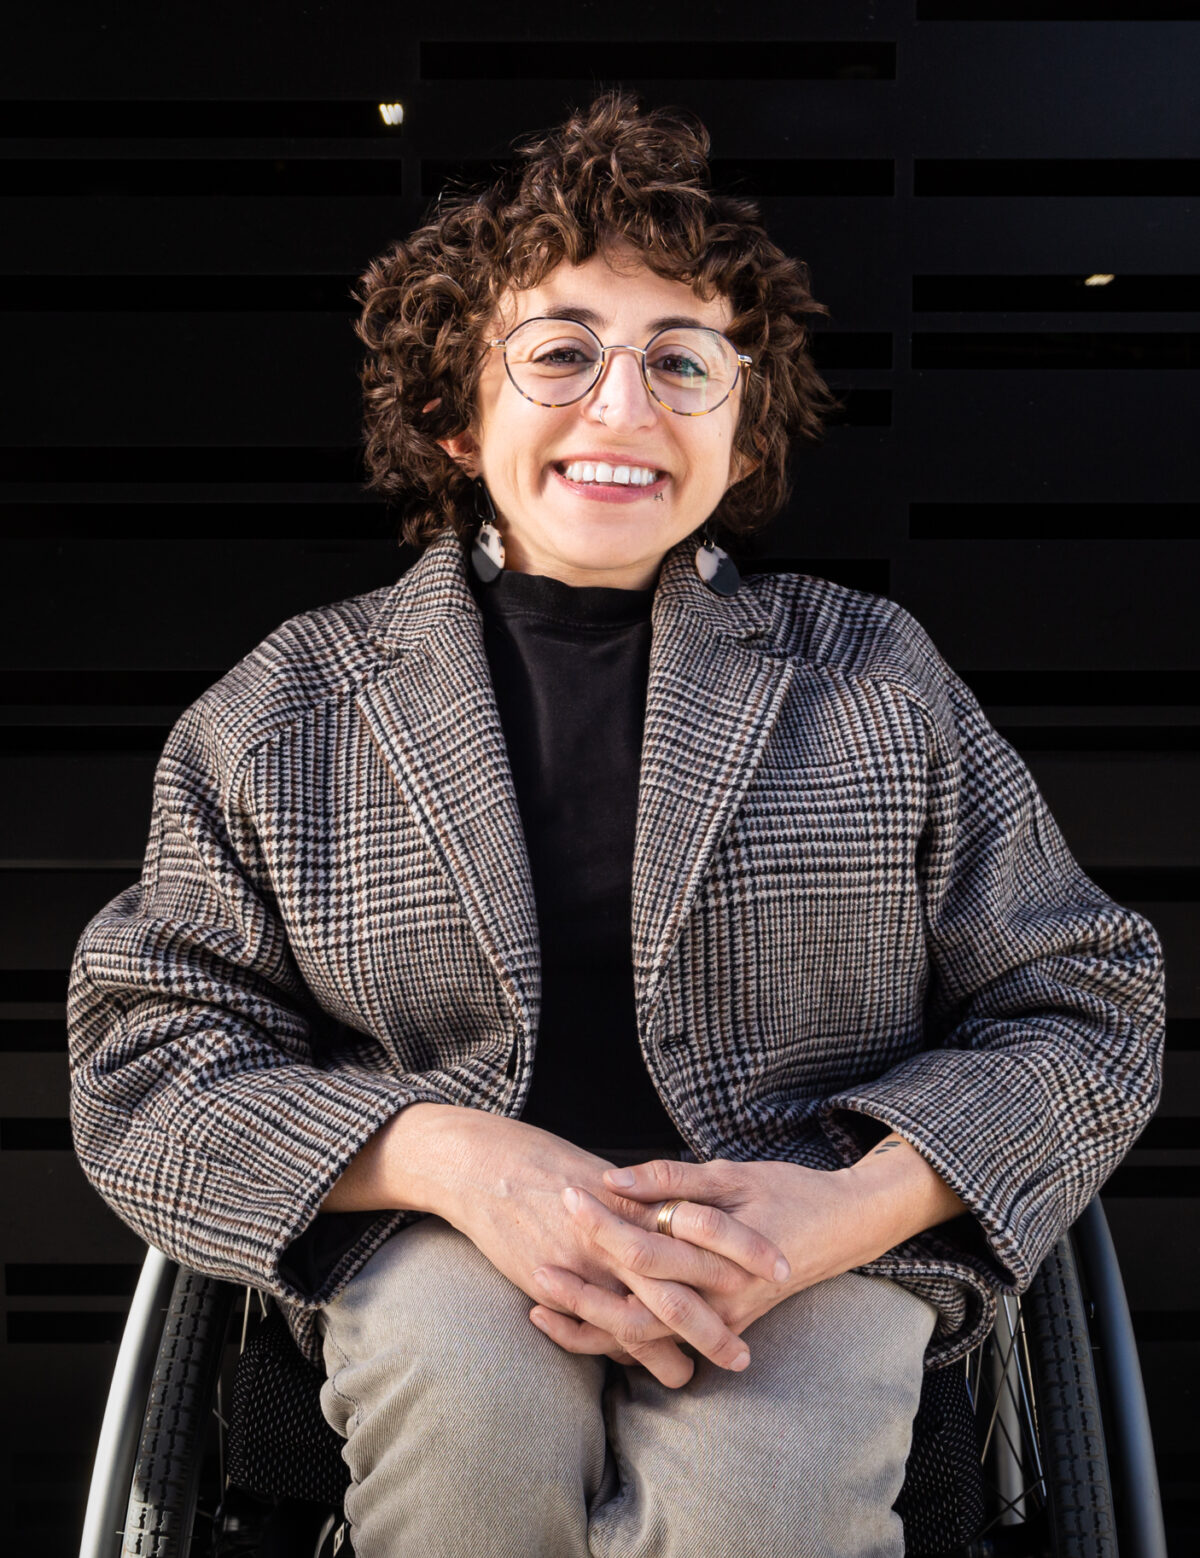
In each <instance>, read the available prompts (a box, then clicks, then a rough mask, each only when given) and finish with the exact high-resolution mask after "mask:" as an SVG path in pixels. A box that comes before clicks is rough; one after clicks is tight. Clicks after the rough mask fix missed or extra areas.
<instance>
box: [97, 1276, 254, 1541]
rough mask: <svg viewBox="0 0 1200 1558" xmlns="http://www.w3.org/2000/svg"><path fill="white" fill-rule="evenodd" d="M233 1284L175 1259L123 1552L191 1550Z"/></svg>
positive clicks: (127, 1519)
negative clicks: (178, 1264)
mask: <svg viewBox="0 0 1200 1558" xmlns="http://www.w3.org/2000/svg"><path fill="white" fill-rule="evenodd" d="M234 1292H235V1289H234V1288H233V1287H232V1286H231V1285H230V1284H228V1283H225V1282H218V1281H215V1280H214V1279H213V1278H212V1277H203V1276H201V1275H200V1274H199V1273H198V1272H195V1271H190V1270H188V1269H187V1268H186V1267H180V1270H179V1274H178V1276H177V1277H176V1279H175V1287H174V1291H173V1292H172V1294H171V1302H170V1305H169V1306H168V1308H167V1311H166V1315H165V1317H164V1322H163V1333H162V1340H161V1342H160V1343H159V1348H158V1357H157V1359H156V1361H155V1365H154V1380H153V1384H152V1385H151V1388H150V1399H149V1402H148V1404H147V1407H146V1416H145V1420H144V1421H143V1424H142V1433H141V1439H140V1442H139V1444H138V1451H137V1459H136V1461H135V1462H134V1469H133V1480H132V1483H131V1486H130V1493H129V1507H128V1510H127V1512H126V1515H125V1528H124V1530H125V1537H124V1541H123V1543H122V1546H121V1554H122V1558H188V1554H189V1552H190V1551H191V1545H192V1528H193V1526H194V1525H195V1520H196V1500H197V1495H198V1493H199V1489H200V1480H201V1472H202V1466H203V1462H204V1445H205V1438H206V1435H207V1434H208V1430H209V1423H210V1418H211V1413H212V1407H213V1399H214V1396H215V1394H216V1385H217V1375H218V1373H219V1372H220V1368H221V1356H222V1352H223V1348H224V1341H225V1328H226V1324H227V1322H228V1318H229V1312H230V1307H231V1305H232V1303H233V1297H234Z"/></svg>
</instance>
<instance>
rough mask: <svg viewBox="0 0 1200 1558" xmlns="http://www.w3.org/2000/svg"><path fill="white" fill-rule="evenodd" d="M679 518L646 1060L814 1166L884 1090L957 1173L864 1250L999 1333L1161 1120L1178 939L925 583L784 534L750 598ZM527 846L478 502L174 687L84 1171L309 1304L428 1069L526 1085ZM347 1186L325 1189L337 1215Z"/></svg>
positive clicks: (115, 955) (331, 1289) (880, 1124)
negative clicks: (1167, 974) (1062, 819)
mask: <svg viewBox="0 0 1200 1558" xmlns="http://www.w3.org/2000/svg"><path fill="white" fill-rule="evenodd" d="M693 549H694V541H689V540H685V541H682V542H680V543H679V544H678V545H677V546H675V547H673V548H672V549H671V551H670V552H668V554H667V556H666V557H665V559H664V562H663V567H662V570H661V572H660V576H659V582H658V585H657V588H656V592H655V596H654V602H653V614H652V648H651V661H650V676H649V686H648V692H647V706H646V721H645V733H644V744H643V751H642V757H641V773H640V786H639V795H638V813H637V832H636V845H635V851H634V864H633V904H632V925H631V951H632V958H633V968H634V981H635V993H636V1003H637V1021H638V1033H639V1037H640V1042H641V1046H642V1052H643V1054H644V1057H645V1062H646V1065H647V1067H648V1068H649V1071H650V1074H651V1076H652V1078H653V1080H654V1083H655V1085H656V1087H657V1088H658V1091H659V1093H660V1094H661V1096H662V1099H663V1102H664V1104H665V1106H666V1108H667V1110H668V1112H669V1113H670V1114H671V1116H672V1118H673V1119H674V1120H675V1121H676V1123H677V1125H678V1128H679V1131H680V1133H681V1135H682V1136H683V1138H684V1140H685V1141H686V1142H687V1143H688V1144H689V1145H690V1147H691V1149H692V1150H693V1152H694V1153H695V1155H696V1156H697V1157H698V1158H699V1159H701V1160H707V1159H711V1158H714V1157H726V1158H734V1159H740V1160H750V1159H757V1158H782V1159H789V1160H791V1161H794V1162H797V1163H803V1164H807V1165H810V1166H813V1167H816V1168H826V1169H831V1168H835V1167H840V1166H841V1165H843V1164H847V1163H850V1162H852V1161H854V1160H855V1159H856V1158H857V1157H858V1156H860V1155H861V1153H862V1152H863V1151H864V1150H865V1149H866V1148H867V1147H868V1146H870V1145H871V1144H872V1143H873V1142H874V1141H876V1140H877V1139H878V1138H879V1137H880V1136H881V1135H883V1134H885V1132H886V1130H887V1129H891V1130H895V1131H897V1132H899V1133H900V1134H901V1135H902V1136H904V1137H905V1138H907V1139H908V1140H909V1141H910V1142H912V1143H913V1145H914V1146H915V1147H916V1148H917V1150H918V1151H919V1152H921V1153H922V1154H923V1155H924V1156H925V1157H926V1158H927V1159H928V1160H929V1162H930V1163H931V1164H932V1165H933V1166H934V1167H935V1168H936V1169H937V1171H938V1172H939V1173H940V1174H941V1175H942V1176H943V1177H944V1178H945V1179H946V1180H947V1181H948V1182H949V1183H950V1185H952V1186H953V1188H954V1189H955V1190H956V1191H957V1192H958V1194H959V1195H960V1196H961V1197H962V1199H963V1201H964V1202H965V1203H966V1205H967V1206H968V1208H969V1209H970V1215H967V1216H964V1217H961V1218H959V1219H956V1220H955V1221H954V1222H952V1223H949V1224H946V1225H943V1226H942V1227H941V1228H939V1229H937V1230H932V1231H930V1232H928V1233H926V1234H923V1235H921V1236H920V1237H918V1238H915V1239H912V1240H911V1241H909V1242H907V1243H905V1244H902V1245H900V1246H898V1247H897V1248H896V1249H894V1250H892V1251H890V1252H889V1253H888V1254H887V1255H885V1256H884V1257H883V1258H881V1259H880V1260H878V1261H875V1262H873V1263H872V1265H871V1266H869V1267H866V1268H864V1269H865V1270H867V1271H869V1272H874V1273H877V1274H880V1275H884V1276H888V1277H892V1278H895V1279H896V1280H898V1281H900V1282H902V1283H903V1284H904V1285H905V1286H907V1287H909V1288H911V1289H913V1290H914V1291H916V1292H918V1293H920V1294H921V1295H922V1296H923V1297H925V1298H927V1299H928V1300H930V1301H931V1302H932V1303H934V1304H935V1305H936V1307H937V1309H938V1311H939V1321H938V1325H937V1327H936V1330H935V1332H934V1337H933V1340H932V1342H931V1347H930V1352H929V1355H928V1360H927V1361H928V1363H929V1364H930V1366H936V1365H938V1364H941V1363H945V1362H948V1361H950V1360H951V1359H952V1358H955V1357H957V1356H959V1355H961V1354H962V1353H963V1352H964V1351H966V1350H967V1348H969V1347H970V1346H971V1345H973V1344H975V1343H976V1342H978V1341H979V1340H981V1339H982V1337H983V1335H984V1334H985V1333H986V1330H987V1328H988V1326H989V1325H990V1323H991V1319H992V1316H993V1313H994V1307H995V1297H996V1294H997V1292H998V1291H1013V1290H1017V1291H1019V1290H1021V1289H1022V1288H1024V1287H1025V1285H1026V1284H1027V1283H1028V1282H1029V1281H1030V1279H1031V1277H1032V1275H1033V1273H1034V1271H1035V1270H1036V1268H1037V1266H1038V1264H1039V1262H1040V1261H1041V1259H1042V1257H1043V1256H1044V1254H1045V1253H1046V1251H1047V1249H1048V1248H1049V1246H1050V1245H1051V1244H1052V1242H1053V1241H1054V1240H1055V1239H1056V1238H1057V1237H1058V1236H1059V1235H1060V1234H1061V1233H1062V1232H1063V1230H1064V1229H1065V1228H1066V1227H1067V1226H1068V1225H1069V1224H1070V1223H1071V1222H1072V1221H1073V1220H1074V1218H1075V1217H1076V1216H1077V1215H1078V1214H1079V1212H1080V1211H1081V1210H1082V1209H1083V1207H1084V1205H1085V1204H1086V1203H1087V1201H1088V1200H1089V1199H1090V1198H1091V1197H1092V1196H1093V1195H1095V1193H1096V1191H1097V1189H1098V1188H1099V1186H1100V1185H1101V1184H1102V1183H1103V1181H1104V1180H1105V1178H1106V1177H1107V1176H1108V1175H1109V1174H1110V1173H1111V1172H1112V1170H1113V1168H1114V1167H1115V1166H1116V1164H1117V1163H1118V1162H1119V1161H1120V1159H1121V1158H1122V1156H1123V1155H1124V1154H1125V1152H1126V1151H1127V1150H1128V1148H1129V1146H1130V1144H1131V1143H1132V1141H1133V1140H1134V1138H1135V1137H1136V1136H1137V1134H1138V1132H1139V1131H1140V1130H1141V1129H1142V1127H1143V1126H1144V1125H1145V1123H1146V1121H1147V1119H1148V1117H1149V1115H1150V1114H1151V1112H1152V1111H1153V1109H1154V1107H1155V1104H1156V1102H1157V1100H1158V1096H1159V1091H1160V1087H1161V1050H1162V1039H1163V971H1162V954H1161V949H1160V945H1159V941H1158V938H1157V936H1156V934H1155V932H1154V930H1153V928H1152V927H1151V926H1150V925H1149V924H1148V923H1147V922H1146V920H1145V919H1143V918H1141V917H1140V916H1139V915H1137V914H1135V913H1132V912H1131V911H1129V910H1127V909H1124V908H1121V907H1118V905H1116V904H1115V903H1113V902H1112V901H1111V899H1109V898H1108V897H1107V896H1106V895H1105V894H1104V893H1103V892H1101V891H1100V889H1099V888H1098V887H1097V886H1096V885H1095V884H1094V883H1093V882H1091V881H1090V880H1089V879H1088V877H1087V876H1085V875H1084V873H1083V871H1082V870H1081V869H1080V868H1079V866H1078V865H1077V864H1076V862H1075V860H1074V859H1073V858H1072V856H1071V855H1070V853H1069V852H1068V850H1067V848H1066V846H1065V844H1064V842H1063V839H1062V836H1061V834H1060V832H1059V830H1058V828H1057V826H1056V825H1055V823H1054V821H1053V819H1052V818H1051V816H1050V814H1049V812H1048V811H1047V809H1046V806H1045V804H1044V802H1043V800H1042V798H1041V795H1040V794H1039V792H1038V790H1037V788H1036V786H1035V784H1034V782H1033V780H1032V779H1031V777H1030V775H1029V773H1028V771H1027V769H1026V768H1025V766H1024V764H1023V763H1022V762H1021V760H1020V758H1019V757H1018V756H1017V754H1016V753H1015V752H1014V751H1013V749H1012V748H1011V747H1010V746H1009V745H1008V744H1007V743H1006V742H1005V741H1004V740H1003V739H1002V738H1001V737H1000V736H999V735H998V734H997V733H996V731H995V730H994V729H993V728H992V727H991V726H990V725H989V723H988V722H987V720H986V719H985V718H984V716H983V714H982V712H981V710H980V708H979V705H978V704H977V702H976V700H975V699H974V697H973V696H972V695H971V693H970V692H969V691H968V689H967V688H966V686H965V685H964V684H963V683H962V682H961V681H960V680H959V679H958V678H957V677H956V676H955V675H954V674H953V672H952V671H951V670H950V669H949V668H948V667H947V666H946V664H945V663H944V661H943V660H942V659H941V658H940V656H939V655H938V653H937V651H936V650H935V649H934V647H933V646H932V644H931V643H930V640H929V638H928V637H927V635H926V634H925V632H924V631H923V630H922V629H921V628H920V627H919V626H918V624H917V623H916V622H915V621H914V620H913V618H912V617H911V616H909V615H908V614H907V613H906V612H905V611H904V610H903V609H902V608H901V607H899V606H898V605H896V604H895V603H894V602H891V601H888V600H885V599H881V598H879V597H877V596H873V595H868V594H863V593H860V592H858V591H855V590H850V589H845V588H843V587H841V586H839V585H836V584H831V583H828V582H826V581H824V580H821V579H815V578H810V577H807V576H805V575H800V574H787V573H783V574H763V575H758V576H751V577H749V578H747V579H746V580H745V581H744V583H743V587H742V589H741V590H740V591H739V592H738V594H737V595H735V596H733V597H732V598H729V599H725V598H721V597H718V596H716V595H714V594H712V593H711V592H710V591H709V590H707V589H706V588H705V586H704V585H703V584H702V583H701V582H700V580H699V579H698V578H697V576H696V573H695V570H694V567H693V564H692V558H691V553H692V550H693ZM538 1003H539V961H538V939H537V922H536V912H535V905H534V900H533V889H532V884H531V877H530V869H529V862H528V857H527V854H526V851H525V844H524V837H523V833H522V828H521V822H520V817H519V813H518V810H517V801H516V794H515V790H514V786H513V780H512V774H511V770H510V767H509V763H508V757H507V752H506V748H505V742H504V735H503V732H502V729H501V724H500V720H499V716H498V713H497V707H496V701H495V695H494V692H493V689H492V684H491V678H490V674H489V669H488V663H487V658H486V655H485V651H484V645H483V632H482V618H481V616H480V613H479V610H478V607H477V606H476V604H475V602H474V600H473V599H472V596H471V592H470V589H469V586H468V584H467V580H466V575H465V554H464V550H463V547H462V545H461V543H460V542H459V541H458V539H457V538H456V537H455V536H454V534H453V533H452V532H451V531H450V530H448V529H447V530H445V531H443V532H442V534H441V536H439V537H438V538H437V539H436V540H435V541H434V542H433V543H432V544H431V545H430V546H429V547H428V548H427V549H426V550H425V552H423V553H422V555H421V557H420V558H419V559H418V561H417V562H416V563H415V564H414V565H413V566H412V567H411V568H410V569H409V570H408V571H407V572H406V573H404V574H403V575H402V577H401V578H400V579H399V580H398V581H397V582H396V583H395V584H392V585H390V586H387V587H385V588H382V589H377V590H373V591H370V592H369V593H366V594H363V595H359V596H355V597H353V598H352V599H349V600H343V601H339V602H337V603H335V604H333V605H329V606H324V607H321V608H319V609H317V610H313V611H307V612H304V613H302V614H300V615H298V616H296V617H293V618H291V619H290V620H288V621H287V622H284V623H283V624H282V625H281V626H280V627H278V628H277V629H276V630H275V631H274V632H273V633H271V634H270V635H269V636H268V637H267V638H266V639H264V640H263V642H262V643H261V644H260V645H259V646H258V647H257V648H256V649H254V650H252V651H251V652H250V653H249V654H248V655H247V656H246V657H245V658H244V659H243V660H241V661H239V663H238V664H237V665H235V666H234V667H233V668H232V669H231V670H230V671H229V672H228V673H227V674H226V675H224V676H223V677H221V679H220V680H219V681H218V682H216V683H215V684H214V685H213V686H212V687H211V688H209V689H208V691H207V692H205V693H203V694H202V695H201V696H200V697H199V698H198V699H197V700H196V701H195V702H194V703H193V704H192V705H191V706H190V707H189V708H187V709H186V710H185V711H184V713H183V714H182V715H181V716H180V718H179V719H178V721H177V722H176V724H175V725H174V727H173V728H172V730H171V732H170V735H169V737H168V739H167V742H166V745H165V747H164V749H163V752H162V755H161V758H160V760H159V762H158V765H157V769H156V773H155V781H154V798H153V811H152V820H151V827H150V835H149V841H148V845H147V849H146V855H145V862H144V866H143V870H142V874H141V878H140V880H139V881H137V882H136V883H134V884H133V885H131V886H129V887H127V888H126V889H125V890H124V891H123V892H121V893H119V894H118V895H117V896H116V897H115V898H114V899H112V901H111V902H109V903H108V904H106V905H105V906H104V907H103V908H102V909H100V910H99V912H98V913H97V914H96V915H95V916H94V917H93V918H92V919H91V920H90V921H89V923H88V924H87V925H86V927H85V928H84V930H83V933H82V935H81V937H80V940H79V943H78V946H77V948H76V951H75V954H74V957H73V960H72V964H71V970H70V978H69V989H68V1002H67V1013H68V1031H69V1039H70V1060H71V1084H72V1087H71V1121H72V1127H73V1132H74V1141H75V1147H76V1151H77V1153H78V1156H79V1159H80V1161H81V1163H82V1165H83V1168H84V1171H85V1173H86V1174H87V1176H88V1178H89V1179H90V1180H91V1182H92V1184H93V1185H94V1186H95V1187H96V1189H97V1190H98V1191H99V1193H100V1194H101V1195H102V1196H103V1197H104V1199H105V1200H106V1201H107V1202H108V1204H109V1205H110V1206H111V1207H112V1208H113V1209H114V1210H115V1211H116V1212H117V1213H118V1215H119V1216H120V1217H122V1218H123V1219H124V1220H125V1221H126V1222H127V1223H128V1224H129V1225H130V1226H131V1227H133V1228H134V1229H135V1230H136V1231H137V1232H138V1233H139V1234H140V1235H141V1236H142V1238H143V1239H145V1240H146V1241H147V1242H148V1243H150V1244H152V1245H155V1246H157V1247H158V1248H159V1249H161V1250H163V1251H165V1252H166V1253H167V1254H168V1255H170V1256H172V1257H173V1258H175V1259H177V1260H180V1261H182V1262H184V1263H186V1264H187V1265H190V1266H193V1267H195V1268H197V1269H198V1270H200V1271H205V1272H210V1273H212V1274H214V1275H216V1276H219V1277H223V1278H226V1279H228V1280H230V1281H233V1282H238V1283H249V1284H252V1285H254V1286H255V1287H257V1288H259V1289H260V1290H263V1291H264V1292H267V1293H269V1294H271V1295H273V1296H274V1297H275V1299H277V1300H278V1301H279V1302H280V1303H281V1305H282V1307H283V1309H284V1312H285V1314H286V1315H287V1317H288V1319H289V1323H290V1325H291V1327H292V1331H293V1335H294V1336H295V1337H296V1339H297V1341H298V1342H299V1344H300V1346H301V1347H302V1349H303V1350H304V1351H305V1353H306V1354H307V1356H308V1357H309V1358H310V1359H311V1360H312V1361H314V1362H319V1360H320V1343H319V1336H318V1333H317V1328H316V1323H315V1320H316V1312H317V1309H318V1308H319V1306H320V1305H321V1304H323V1303H325V1302H327V1301H329V1300H330V1299H331V1298H332V1297H333V1296H334V1295H335V1294H336V1293H337V1292H338V1291H339V1289H340V1288H341V1287H342V1286H343V1285H344V1284H345V1283H346V1281H347V1280H348V1279H349V1278H350V1277H351V1276H352V1275H353V1273H354V1272H355V1271H356V1270H357V1269H358V1268H359V1267H360V1266H361V1265H362V1264H363V1262H364V1261H365V1260H366V1259H367V1257H368V1256H369V1255H370V1254H371V1253H372V1252H373V1251H374V1250H375V1249H376V1248H377V1247H378V1246H379V1245H380V1244H381V1243H382V1241H383V1240H385V1239H386V1238H388V1236H389V1235H390V1234H392V1233H393V1232H395V1231H396V1230H397V1229H398V1228H400V1227H401V1226H402V1225H404V1224H405V1223H406V1222H408V1221H411V1219H412V1218H413V1216H414V1215H416V1214H413V1213H408V1212H378V1213H374V1212H372V1213H354V1214H330V1215H331V1217H332V1218H333V1219H335V1221H334V1222H333V1224H332V1226H334V1227H335V1229H337V1230H338V1232H337V1236H336V1238H335V1240H334V1249H333V1253H332V1256H331V1258H330V1259H329V1261H328V1263H327V1265H328V1274H327V1277H326V1279H325V1280H324V1282H323V1283H322V1285H321V1287H320V1289H319V1291H302V1290H301V1289H300V1287H299V1286H298V1284H297V1280H296V1279H295V1277H294V1275H293V1274H292V1273H291V1272H289V1269H288V1265H287V1258H286V1256H287V1249H288V1246H289V1245H290V1244H291V1243H292V1241H294V1240H295V1239H296V1238H297V1237H298V1236H299V1235H301V1234H302V1233H303V1231H304V1230H305V1229H306V1228H308V1227H309V1225H310V1224H312V1223H313V1221H314V1219H315V1217H316V1215H317V1211H318V1208H319V1206H320V1203H321V1201H322V1199H323V1198H324V1196H325V1194H326V1192H327V1191H328V1190H329V1188H330V1186H331V1185H332V1184H333V1182H334V1181H335V1180H336V1178H337V1177H338V1175H339V1173H340V1172H341V1171H342V1169H343V1168H345V1166H346V1164H347V1163H348V1162H349V1161H350V1159H351V1157H352V1156H353V1155H354V1153H355V1152H356V1151H357V1150H358V1148H359V1147H361V1146H362V1145H363V1143H364V1142H365V1141H366V1140H367V1138H368V1137H369V1136H370V1135H371V1134H372V1132H374V1131H375V1130H376V1129H377V1128H378V1127H379V1125H381V1124H382V1123H383V1122H384V1121H385V1120H387V1119H388V1118H389V1117H390V1116H391V1115H393V1114H394V1113H395V1112H396V1111H397V1110H398V1109H401V1108H403V1107H404V1106H405V1105H406V1104H409V1103H411V1102H413V1101H414V1100H416V1099H429V1100H434V1101H440V1102H443V1103H451V1104H460V1105H469V1106H472V1107H475V1108H480V1109H490V1110H494V1111H497V1112H502V1113H505V1114H508V1115H513V1116H515V1115H518V1114H519V1112H520V1110H521V1107H522V1104H523V1101H524V1099H525V1097H526V1094H527V1091H528V1089H529V1085H530V1079H531V1074H532V1067H533V1064H534V1047H535V1039H536V1034H537V1027H538ZM329 1226H330V1224H327V1223H326V1222H325V1220H324V1219H322V1227H323V1228H325V1229H327V1228H328V1227H329Z"/></svg>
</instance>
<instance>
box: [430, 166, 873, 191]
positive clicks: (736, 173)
mask: <svg viewBox="0 0 1200 1558" xmlns="http://www.w3.org/2000/svg"><path fill="white" fill-rule="evenodd" d="M508 165H509V164H508V161H507V160H506V159H505V158H503V157H496V158H494V159H493V160H491V161H488V162H479V161H470V160H464V161H461V162H447V161H440V160H437V159H435V158H429V157H427V158H425V159H424V160H423V161H422V163H421V194H422V195H423V196H425V197H427V198H429V197H432V196H435V195H437V194H439V193H441V192H442V191H443V190H445V191H446V193H447V194H451V193H453V192H454V191H456V190H457V191H463V192H471V191H474V190H476V189H478V187H479V186H480V185H482V184H490V183H491V182H492V181H493V180H494V179H495V178H496V176H497V175H498V174H499V173H500V172H502V171H503V170H504V169H505V168H507V167H508ZM710 167H711V173H712V182H713V186H714V188H716V189H717V190H718V191H720V192H723V193H725V194H739V195H748V196H750V197H751V198H752V199H769V198H772V197H774V198H780V197H782V198H786V197H788V196H792V195H806V196H813V195H857V196H864V195H881V196H891V195H893V194H894V193H895V164H894V163H893V162H892V160H891V158H890V157H889V158H883V157H878V158H871V157H743V158H738V159H736V160H734V159H724V158H720V157H717V158H714V159H713V161H712V163H711V164H710Z"/></svg>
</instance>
